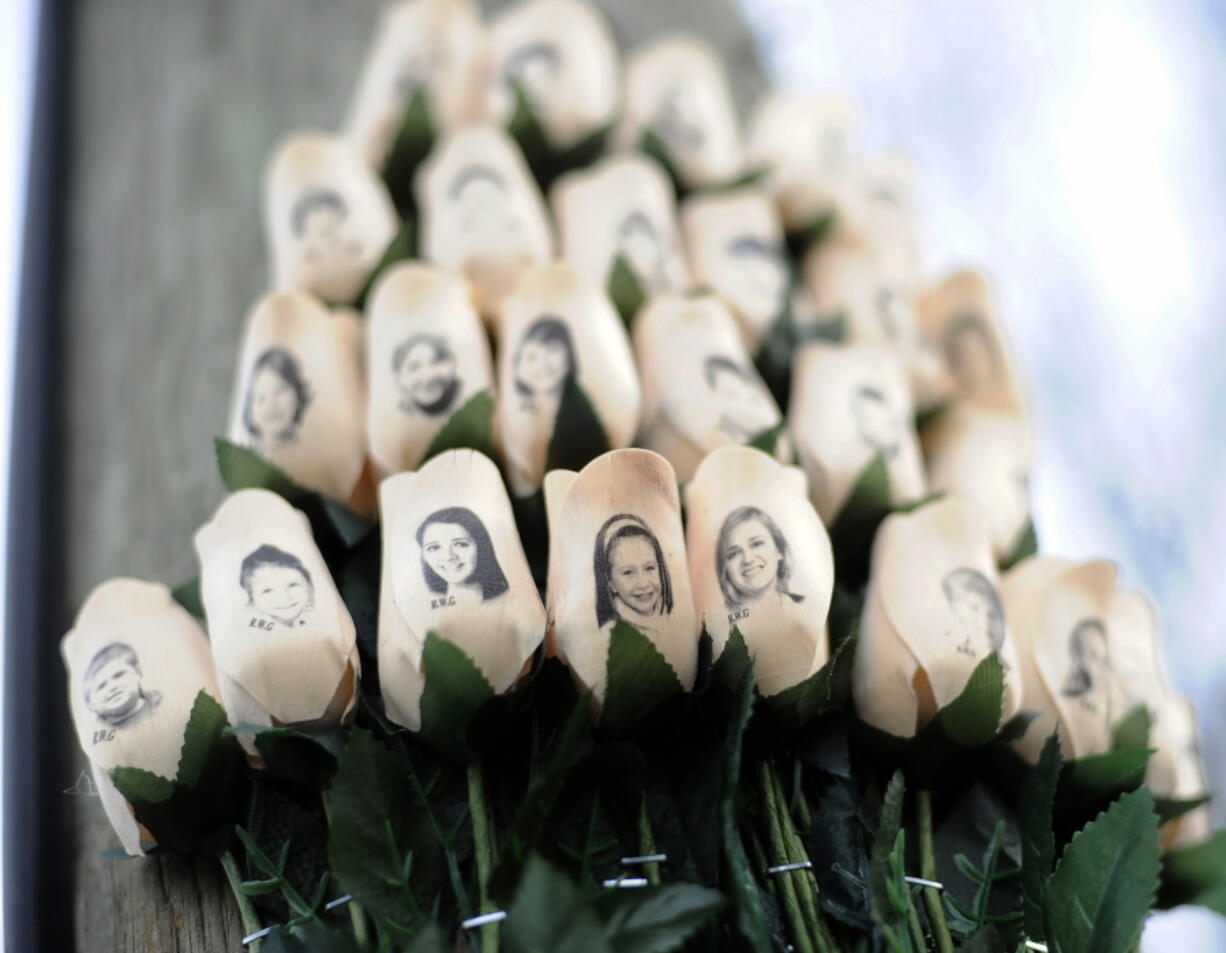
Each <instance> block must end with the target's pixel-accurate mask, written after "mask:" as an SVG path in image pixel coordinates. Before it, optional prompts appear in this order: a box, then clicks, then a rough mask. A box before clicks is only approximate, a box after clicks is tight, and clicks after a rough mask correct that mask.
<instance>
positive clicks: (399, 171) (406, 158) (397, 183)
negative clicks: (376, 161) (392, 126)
mask: <svg viewBox="0 0 1226 953" xmlns="http://www.w3.org/2000/svg"><path fill="white" fill-rule="evenodd" d="M434 138H435V133H434V120H433V118H432V117H431V115H430V106H429V104H428V103H427V102H426V95H425V90H423V89H418V90H417V91H416V92H415V93H414V94H413V97H412V99H410V100H409V105H408V108H407V109H406V110H405V113H404V119H403V120H401V123H400V129H399V131H398V132H397V133H396V139H395V141H394V142H393V143H392V149H391V152H390V153H389V155H388V159H387V165H386V166H384V169H383V180H384V182H386V183H387V190H388V192H389V193H390V194H391V197H392V202H393V203H394V204H395V206H396V209H397V211H399V212H400V214H401V215H402V216H404V217H405V218H411V217H412V215H413V213H414V212H415V210H416V209H415V202H414V197H413V178H414V175H415V174H416V172H417V167H418V166H419V165H421V162H422V160H423V159H425V157H426V156H427V155H428V154H429V153H430V149H431V148H432V147H433V146H434Z"/></svg>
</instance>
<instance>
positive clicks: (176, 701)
mask: <svg viewBox="0 0 1226 953" xmlns="http://www.w3.org/2000/svg"><path fill="white" fill-rule="evenodd" d="M60 653H61V654H62V656H63V658H64V666H65V668H67V670H68V703H69V707H70V708H71V710H72V718H73V722H74V724H75V725H76V729H77V738H78V740H79V741H80V743H81V750H82V751H84V752H85V756H86V757H87V758H88V759H89V765H90V771H91V773H92V774H93V778H94V783H95V785H96V786H97V788H98V794H99V797H100V799H101V801H102V807H103V809H104V810H105V811H106V816H107V819H108V820H110V822H111V826H112V827H113V828H114V829H115V833H116V834H118V835H119V840H120V842H121V843H122V844H123V847H124V850H126V851H127V852H128V853H129V854H130V855H132V856H143V855H144V853H145V851H144V849H143V846H142V845H148V844H150V843H154V842H155V841H156V838H155V835H154V834H153V833H151V832H150V831H148V830H146V829H145V828H144V827H143V826H141V825H140V824H138V822H137V820H136V818H135V817H134V816H133V813H132V807H131V805H129V803H128V802H127V801H126V800H125V799H124V797H123V795H122V794H120V793H119V791H118V789H116V787H115V784H114V782H113V781H112V780H111V776H110V772H111V771H113V770H114V769H116V768H140V769H142V770H145V771H150V772H152V773H153V774H156V775H158V776H159V777H162V778H166V779H167V780H174V779H175V778H176V776H177V775H178V772H179V757H180V754H181V753H182V750H183V733H184V731H185V729H186V728H187V723H188V721H189V720H190V718H191V714H192V707H193V705H194V704H195V702H196V696H197V695H199V694H200V693H201V692H205V693H207V694H208V695H211V696H213V698H215V699H216V698H220V697H221V692H220V690H219V689H218V686H217V674H216V672H215V671H214V668H213V657H212V655H211V654H210V652H209V642H208V639H207V638H205V635H204V632H203V631H202V630H201V628H200V626H199V625H198V624H197V622H196V620H195V619H193V618H192V617H191V615H189V614H188V612H187V611H186V610H185V609H184V608H183V607H182V606H180V605H179V604H178V603H177V602H175V600H174V599H173V598H172V597H171V595H170V590H169V589H167V588H166V587H165V586H162V585H158V584H156V583H150V582H142V581H140V580H137V579H111V580H108V581H107V582H104V583H102V584H101V585H99V586H98V587H96V588H95V589H94V590H93V592H91V593H90V594H89V597H88V598H87V599H86V600H85V602H84V604H82V606H81V609H80V611H79V612H78V613H77V618H76V621H75V622H74V623H73V627H72V629H71V630H70V631H69V632H68V634H67V635H65V636H64V638H63V640H62V641H61V643H60Z"/></svg>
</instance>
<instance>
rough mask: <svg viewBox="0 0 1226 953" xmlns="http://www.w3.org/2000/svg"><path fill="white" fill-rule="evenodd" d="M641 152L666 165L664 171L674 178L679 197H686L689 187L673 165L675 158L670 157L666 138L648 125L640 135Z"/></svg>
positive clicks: (674, 186)
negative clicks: (662, 137) (665, 141)
mask: <svg viewBox="0 0 1226 953" xmlns="http://www.w3.org/2000/svg"><path fill="white" fill-rule="evenodd" d="M638 148H639V152H642V153H643V154H644V155H647V156H649V157H650V158H652V159H655V160H656V162H658V163H660V165H662V166H663V167H664V171H665V172H667V173H668V177H669V178H670V179H672V180H673V188H674V189H675V190H676V192H677V199H678V200H680V199H682V198H684V197H685V195H686V193H687V192H688V191H689V188H688V187H687V186H686V185H685V184H684V183H683V182H682V181H681V175H680V173H678V171H677V167H676V166H675V165H673V160H672V159H671V158H669V155H668V146H666V145H665V144H664V140H663V139H661V138H660V134H659V133H658V132H656V131H655V130H654V129H652V128H651V127H650V126H648V127H647V128H646V129H644V130H643V132H642V135H640V136H639V146H638Z"/></svg>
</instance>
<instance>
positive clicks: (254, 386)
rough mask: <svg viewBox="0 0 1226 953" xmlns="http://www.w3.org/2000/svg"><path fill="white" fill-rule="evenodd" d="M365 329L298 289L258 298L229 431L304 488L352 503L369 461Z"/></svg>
mask: <svg viewBox="0 0 1226 953" xmlns="http://www.w3.org/2000/svg"><path fill="white" fill-rule="evenodd" d="M362 347H363V330H362V321H361V318H359V317H358V315H357V314H356V313H355V312H353V311H329V310H328V309H327V308H325V307H324V306H323V305H322V304H321V303H320V302H319V301H318V300H317V299H315V298H313V297H311V296H310V295H308V294H304V293H303V292H300V291H284V292H280V293H277V294H271V295H268V296H266V297H264V298H261V299H260V300H259V301H257V302H256V304H255V307H254V309H253V310H252V312H251V316H250V317H249V318H248V319H247V331H246V336H245V338H244V339H243V344H242V347H241V349H240V350H239V359H238V374H237V377H236V380H235V388H234V402H233V406H232V410H231V413H230V427H229V436H230V439H231V440H232V441H234V442H235V443H240V444H242V445H244V446H246V447H249V448H250V449H251V450H252V451H254V452H255V453H258V454H259V455H260V456H262V457H263V458H264V459H266V460H268V461H269V462H270V463H272V464H274V465H276V466H277V467H279V468H280V469H282V470H284V471H285V473H286V474H288V475H289V476H290V477H291V478H292V479H294V480H295V481H296V482H298V483H300V484H301V485H302V486H304V487H307V488H308V489H311V490H316V491H318V492H320V493H322V494H324V495H325V496H330V497H332V498H333V499H336V500H340V501H341V502H347V501H350V500H352V499H353V498H354V494H355V491H357V490H358V489H359V480H360V478H361V476H362V470H363V467H364V466H365V464H366V439H365V433H364V430H365V425H364V417H365V412H366V411H365V402H366V383H365V381H364V379H363V378H364V375H363V372H362V362H363V357H362Z"/></svg>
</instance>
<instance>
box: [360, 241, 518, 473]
mask: <svg viewBox="0 0 1226 953" xmlns="http://www.w3.org/2000/svg"><path fill="white" fill-rule="evenodd" d="M367 316H368V318H367V320H368V322H369V331H368V334H367V352H366V356H367V362H366V367H367V374H368V376H369V379H370V400H369V401H368V403H367V408H366V426H367V431H368V433H369V435H370V456H371V459H372V460H373V461H374V462H375V465H376V466H377V467H378V468H379V469H380V470H381V471H382V472H383V473H385V474H392V473H399V472H401V471H403V470H412V469H414V468H415V467H417V466H418V464H420V463H421V460H422V457H423V456H425V453H426V451H427V450H428V449H429V448H430V443H431V441H432V440H433V439H434V438H435V436H437V435H438V432H439V431H440V430H442V429H443V427H444V426H445V425H446V423H447V421H448V420H450V419H451V415H452V414H454V413H455V412H456V411H458V410H459V409H460V408H461V407H463V406H464V405H465V404H466V403H467V402H468V400H469V399H470V398H472V397H473V395H475V394H477V393H478V392H480V391H483V390H484V391H489V392H490V393H491V394H492V393H493V380H494V369H493V363H492V361H491V358H490V346H489V340H488V339H487V338H486V336H485V329H484V328H483V327H482V326H481V318H480V316H478V314H477V311H476V309H475V308H474V307H473V304H472V293H471V291H470V289H469V287H468V283H467V282H466V281H464V279H463V278H460V277H459V276H458V275H454V274H452V273H451V272H449V271H447V270H446V269H443V268H438V267H435V266H433V265H426V264H422V263H420V262H413V263H406V264H401V265H396V266H394V267H393V268H392V269H390V270H389V271H388V272H387V274H386V275H384V276H383V277H382V278H381V279H380V280H379V283H378V284H377V285H376V286H375V288H374V291H373V293H372V294H371V298H370V304H369V305H368V307H367Z"/></svg>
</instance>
